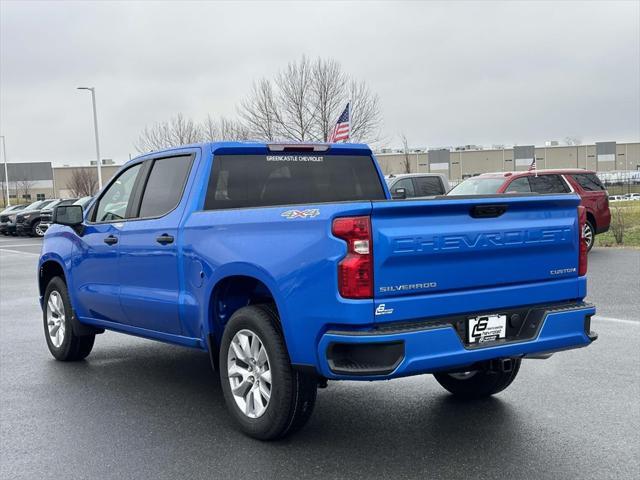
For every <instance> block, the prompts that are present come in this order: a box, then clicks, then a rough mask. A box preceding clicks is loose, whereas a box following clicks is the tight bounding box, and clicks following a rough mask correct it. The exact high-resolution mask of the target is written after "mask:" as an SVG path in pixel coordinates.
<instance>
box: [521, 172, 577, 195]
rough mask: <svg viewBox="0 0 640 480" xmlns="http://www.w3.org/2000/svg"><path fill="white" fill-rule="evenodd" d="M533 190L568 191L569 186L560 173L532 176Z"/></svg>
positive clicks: (547, 191) (542, 191)
mask: <svg viewBox="0 0 640 480" xmlns="http://www.w3.org/2000/svg"><path fill="white" fill-rule="evenodd" d="M529 183H531V191H532V192H536V193H566V192H568V191H569V187H567V184H566V183H564V180H563V179H562V178H561V177H560V175H538V176H537V177H534V176H530V177H529Z"/></svg>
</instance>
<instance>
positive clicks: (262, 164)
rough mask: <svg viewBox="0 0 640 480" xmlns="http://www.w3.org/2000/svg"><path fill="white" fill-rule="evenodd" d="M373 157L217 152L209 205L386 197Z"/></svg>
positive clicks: (232, 206)
mask: <svg viewBox="0 0 640 480" xmlns="http://www.w3.org/2000/svg"><path fill="white" fill-rule="evenodd" d="M384 198H385V194H384V190H383V189H382V184H381V183H380V178H379V176H378V171H377V170H376V168H375V166H374V163H373V159H372V158H371V157H369V156H346V155H316V154H277V155H216V156H214V159H213V169H212V172H211V175H210V177H209V187H208V190H207V196H206V199H205V209H207V210H214V209H225V208H246V207H265V206H274V205H293V204H305V203H323V202H348V201H358V200H382V199H384Z"/></svg>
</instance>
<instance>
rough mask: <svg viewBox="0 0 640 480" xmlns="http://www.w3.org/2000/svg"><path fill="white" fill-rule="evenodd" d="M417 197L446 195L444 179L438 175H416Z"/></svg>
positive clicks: (414, 179)
mask: <svg viewBox="0 0 640 480" xmlns="http://www.w3.org/2000/svg"><path fill="white" fill-rule="evenodd" d="M413 183H414V184H415V186H416V196H417V197H430V196H432V195H444V194H445V193H446V192H445V191H444V187H443V186H442V181H441V180H440V178H438V177H414V178H413Z"/></svg>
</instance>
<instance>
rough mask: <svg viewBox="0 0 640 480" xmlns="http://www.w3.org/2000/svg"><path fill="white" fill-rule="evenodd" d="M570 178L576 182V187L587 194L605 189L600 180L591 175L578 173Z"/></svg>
mask: <svg viewBox="0 0 640 480" xmlns="http://www.w3.org/2000/svg"><path fill="white" fill-rule="evenodd" d="M571 176H572V177H573V178H574V180H575V181H576V182H578V185H580V186H581V187H582V188H583V189H585V190H587V191H588V192H599V191H601V190H604V189H605V188H604V186H603V185H602V183H601V182H600V179H599V178H598V177H597V176H596V175H595V174H593V173H578V174H575V175H571Z"/></svg>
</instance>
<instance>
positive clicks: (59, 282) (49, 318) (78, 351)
mask: <svg viewBox="0 0 640 480" xmlns="http://www.w3.org/2000/svg"><path fill="white" fill-rule="evenodd" d="M42 311H43V322H44V336H45V338H46V340H47V347H49V351H50V352H51V355H53V356H54V357H55V359H56V360H61V361H63V362H72V361H76V360H82V359H83V358H85V357H86V356H87V355H89V354H90V353H91V349H92V348H93V342H94V341H95V338H96V336H95V335H94V334H91V335H83V336H80V335H76V334H75V333H74V332H73V326H72V324H71V317H72V316H73V315H74V313H73V307H72V306H71V301H70V300H69V292H68V290H67V284H66V283H65V282H64V280H63V279H62V278H60V277H54V278H53V279H51V281H50V282H49V285H47V289H46V291H45V294H44V307H43V309H42Z"/></svg>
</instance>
